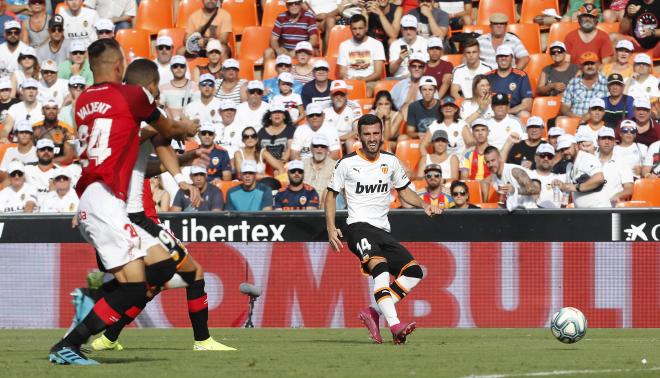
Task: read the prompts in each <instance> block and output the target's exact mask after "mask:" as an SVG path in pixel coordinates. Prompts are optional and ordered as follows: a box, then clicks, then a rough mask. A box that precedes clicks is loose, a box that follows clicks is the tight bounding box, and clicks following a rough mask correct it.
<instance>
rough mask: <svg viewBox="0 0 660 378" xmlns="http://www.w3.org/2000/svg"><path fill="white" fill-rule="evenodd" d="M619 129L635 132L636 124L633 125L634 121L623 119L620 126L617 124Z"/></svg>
mask: <svg viewBox="0 0 660 378" xmlns="http://www.w3.org/2000/svg"><path fill="white" fill-rule="evenodd" d="M619 128H621V129H626V128H627V129H635V130H637V124H636V123H635V121H633V120H631V119H624V120H623V121H621V124H619Z"/></svg>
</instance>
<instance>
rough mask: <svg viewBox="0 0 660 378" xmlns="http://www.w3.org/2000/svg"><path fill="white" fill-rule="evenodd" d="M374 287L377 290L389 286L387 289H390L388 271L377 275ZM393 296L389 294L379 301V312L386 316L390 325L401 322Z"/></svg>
mask: <svg viewBox="0 0 660 378" xmlns="http://www.w3.org/2000/svg"><path fill="white" fill-rule="evenodd" d="M374 288H375V290H379V289H382V288H387V290H388V291H389V288H390V274H389V273H388V272H383V273H381V274H379V275H378V276H377V277H375V278H374ZM392 298H393V297H392V295H387V296H385V297H383V298H381V299H380V300H379V301H378V303H377V305H378V308H379V309H380V312H379V313H380V314H383V315H384V316H385V320H386V321H387V324H388V325H389V326H390V327H392V326H394V325H396V324H399V323H400V321H399V318H398V317H397V314H396V308H394V300H393V299H392Z"/></svg>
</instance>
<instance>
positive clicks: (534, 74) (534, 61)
mask: <svg viewBox="0 0 660 378" xmlns="http://www.w3.org/2000/svg"><path fill="white" fill-rule="evenodd" d="M549 64H552V58H550V55H548V54H529V63H528V64H527V67H525V73H527V76H528V77H529V85H530V86H531V87H532V92H533V93H534V95H535V96H536V86H537V85H538V83H539V77H541V71H543V68H544V67H545V66H547V65H549Z"/></svg>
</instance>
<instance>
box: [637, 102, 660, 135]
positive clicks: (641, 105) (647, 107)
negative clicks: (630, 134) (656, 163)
mask: <svg viewBox="0 0 660 378" xmlns="http://www.w3.org/2000/svg"><path fill="white" fill-rule="evenodd" d="M633 108H634V109H635V111H634V116H633V121H635V123H636V124H637V142H639V143H642V144H644V145H647V146H650V145H651V144H652V143H654V142H656V141H658V140H660V124H658V121H656V120H654V119H653V118H651V103H650V102H649V100H647V99H645V98H636V99H635V101H634V102H633Z"/></svg>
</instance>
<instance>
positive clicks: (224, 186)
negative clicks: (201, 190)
mask: <svg viewBox="0 0 660 378" xmlns="http://www.w3.org/2000/svg"><path fill="white" fill-rule="evenodd" d="M241 184H242V182H240V181H238V180H234V181H219V182H217V183H216V184H215V186H216V187H217V188H218V189H220V190H221V191H222V197H223V198H224V200H225V203H226V202H227V192H228V191H229V189H231V188H233V187H235V186H239V185H241Z"/></svg>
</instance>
